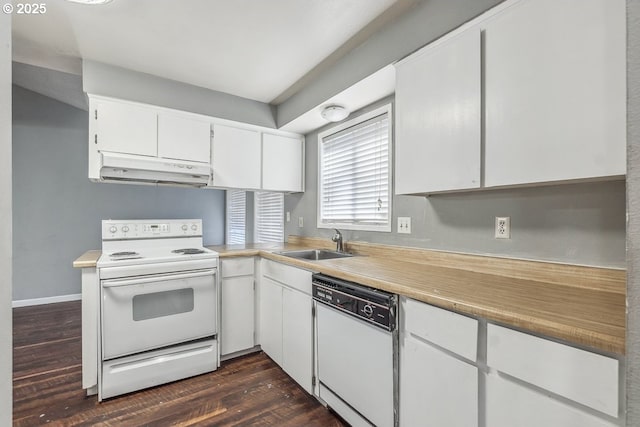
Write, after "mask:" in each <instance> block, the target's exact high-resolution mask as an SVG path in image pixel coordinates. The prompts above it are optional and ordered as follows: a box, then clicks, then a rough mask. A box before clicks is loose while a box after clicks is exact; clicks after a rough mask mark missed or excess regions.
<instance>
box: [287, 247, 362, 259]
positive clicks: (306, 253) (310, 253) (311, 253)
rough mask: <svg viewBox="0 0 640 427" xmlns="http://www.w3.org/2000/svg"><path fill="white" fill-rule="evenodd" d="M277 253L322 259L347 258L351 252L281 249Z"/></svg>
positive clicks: (294, 256) (293, 256)
mask: <svg viewBox="0 0 640 427" xmlns="http://www.w3.org/2000/svg"><path fill="white" fill-rule="evenodd" d="M277 254H278V255H284V256H288V257H291V258H297V259H306V260H310V261H320V260H323V259H335V258H348V257H352V256H353V255H352V254H348V253H345V252H336V251H328V250H326V249H306V250H301V251H283V252H277Z"/></svg>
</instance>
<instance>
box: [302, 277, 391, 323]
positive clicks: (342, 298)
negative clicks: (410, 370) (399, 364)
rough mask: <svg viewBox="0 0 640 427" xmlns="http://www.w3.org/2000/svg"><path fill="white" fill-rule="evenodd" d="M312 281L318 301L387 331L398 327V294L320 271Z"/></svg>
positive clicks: (313, 290)
mask: <svg viewBox="0 0 640 427" xmlns="http://www.w3.org/2000/svg"><path fill="white" fill-rule="evenodd" d="M312 284H313V285H312V295H313V299H315V300H316V301H319V302H321V303H323V304H327V305H329V306H332V307H334V308H336V309H338V310H340V311H343V312H345V313H348V314H350V315H352V316H355V317H358V318H360V319H362V320H364V321H367V322H369V323H372V324H374V325H376V326H378V327H381V328H383V329H385V330H388V331H393V330H394V329H395V328H396V307H397V298H396V296H395V295H394V294H390V293H388V292H385V291H381V290H378V289H374V288H370V287H368V286H364V285H359V284H357V283H353V282H349V281H346V280H341V279H337V278H334V277H330V276H327V275H324V274H319V273H318V274H314V275H313V282H312Z"/></svg>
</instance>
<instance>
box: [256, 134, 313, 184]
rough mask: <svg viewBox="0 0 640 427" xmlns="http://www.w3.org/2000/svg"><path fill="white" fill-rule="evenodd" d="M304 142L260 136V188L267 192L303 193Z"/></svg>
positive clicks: (270, 135) (300, 139) (279, 137)
mask: <svg viewBox="0 0 640 427" xmlns="http://www.w3.org/2000/svg"><path fill="white" fill-rule="evenodd" d="M303 144H304V141H303V140H302V138H294V137H289V136H283V135H274V134H270V133H263V134H262V188H263V189H264V190H267V191H288V192H296V191H304V189H303V170H304V168H303V166H302V165H303V162H304V149H303Z"/></svg>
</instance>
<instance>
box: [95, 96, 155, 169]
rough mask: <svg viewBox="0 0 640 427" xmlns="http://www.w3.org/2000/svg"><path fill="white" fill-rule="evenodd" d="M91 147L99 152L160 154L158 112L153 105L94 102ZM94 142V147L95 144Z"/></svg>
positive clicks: (105, 101)
mask: <svg viewBox="0 0 640 427" xmlns="http://www.w3.org/2000/svg"><path fill="white" fill-rule="evenodd" d="M90 115H91V119H90V123H91V124H93V125H94V126H92V127H91V128H92V131H91V134H90V135H91V136H90V138H89V147H90V148H94V149H97V150H99V151H110V152H114V153H126V154H140V155H144V156H154V157H155V156H156V155H157V153H158V145H157V140H158V125H157V114H156V112H155V111H154V110H153V109H152V108H149V107H145V106H141V105H136V104H130V103H127V102H122V101H111V100H106V99H98V100H95V101H93V100H92V102H91V113H90ZM92 145H93V147H91V146H92Z"/></svg>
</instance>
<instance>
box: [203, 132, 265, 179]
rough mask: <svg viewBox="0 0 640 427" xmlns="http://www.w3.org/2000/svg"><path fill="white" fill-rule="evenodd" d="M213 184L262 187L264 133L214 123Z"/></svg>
mask: <svg viewBox="0 0 640 427" xmlns="http://www.w3.org/2000/svg"><path fill="white" fill-rule="evenodd" d="M212 147H213V155H212V169H213V185H214V186H215V187H227V188H241V189H246V190H257V189H260V179H261V172H260V171H261V149H260V132H258V131H254V130H247V129H240V128H235V127H231V126H223V125H219V124H215V125H213V144H212Z"/></svg>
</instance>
